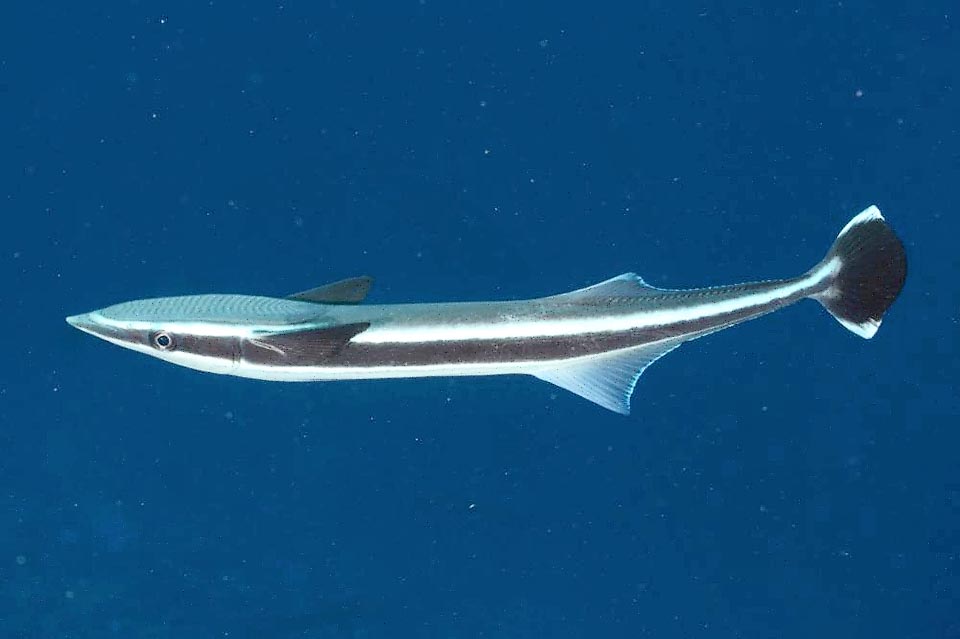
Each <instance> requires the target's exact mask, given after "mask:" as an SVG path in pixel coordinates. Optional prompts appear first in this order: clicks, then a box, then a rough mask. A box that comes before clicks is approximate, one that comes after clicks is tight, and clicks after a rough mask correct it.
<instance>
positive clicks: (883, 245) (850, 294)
mask: <svg viewBox="0 0 960 639" xmlns="http://www.w3.org/2000/svg"><path fill="white" fill-rule="evenodd" d="M815 270H819V271H821V272H823V274H824V284H827V286H826V287H825V288H824V289H823V290H822V291H820V292H819V293H816V294H814V295H812V296H811V297H813V298H814V299H816V300H817V301H818V302H820V303H821V304H822V305H823V307H824V308H825V309H827V310H828V311H829V312H830V314H831V315H833V316H834V317H835V318H836V320H837V321H838V322H840V323H841V324H843V325H844V326H845V327H846V328H848V329H849V330H851V331H853V332H854V333H856V334H857V335H859V336H860V337H863V338H865V339H870V338H871V337H873V336H874V334H875V333H876V332H877V329H878V328H880V322H881V320H882V319H883V314H884V313H885V312H886V310H887V309H888V308H890V305H891V304H893V300H895V299H896V298H897V295H898V294H899V293H900V289H902V288H903V282H904V280H905V279H906V277H907V255H906V252H905V251H904V248H903V243H902V242H901V241H900V238H898V237H897V236H896V234H895V233H894V232H893V229H891V228H890V226H889V225H888V224H887V223H886V221H885V220H884V219H883V215H881V214H880V209H878V208H877V207H876V206H871V207H869V208H868V209H866V210H865V211H863V212H862V213H860V214H859V215H857V216H856V217H854V218H853V219H852V220H850V222H849V223H848V224H847V225H846V226H845V227H843V230H842V231H840V235H838V236H837V240H836V241H835V242H834V243H833V246H832V247H831V248H830V252H829V253H827V256H826V257H825V258H824V259H823V261H822V262H821V263H820V265H819V266H818V267H817V269H815Z"/></svg>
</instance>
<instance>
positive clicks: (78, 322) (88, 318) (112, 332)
mask: <svg viewBox="0 0 960 639" xmlns="http://www.w3.org/2000/svg"><path fill="white" fill-rule="evenodd" d="M66 319H67V324H69V325H70V326H72V327H74V328H76V329H79V330H81V331H83V332H84V333H90V334H91V335H94V336H96V337H100V338H102V339H109V338H111V337H118V336H119V335H118V333H119V331H117V329H115V328H113V327H111V326H107V325H105V324H104V323H103V322H99V321H97V319H96V318H95V317H94V314H93V313H82V314H80V315H71V316H70V317H68V318H66Z"/></svg>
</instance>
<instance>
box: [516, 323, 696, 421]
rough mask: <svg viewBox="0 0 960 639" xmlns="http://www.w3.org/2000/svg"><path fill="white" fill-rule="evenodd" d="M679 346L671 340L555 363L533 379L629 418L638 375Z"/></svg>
mask: <svg viewBox="0 0 960 639" xmlns="http://www.w3.org/2000/svg"><path fill="white" fill-rule="evenodd" d="M681 343H683V340H682V339H670V340H665V341H662V342H657V343H655V344H646V345H644V346H634V347H632V348H625V349H622V350H619V351H612V352H609V353H603V354H602V355H590V356H587V357H578V358H576V359H571V360H567V361H565V362H558V363H557V364H556V366H554V367H552V368H550V369H547V370H541V371H537V372H534V373H533V376H534V377H538V378H540V379H542V380H543V381H545V382H550V383H551V384H556V385H557V386H559V387H560V388H564V389H566V390H568V391H570V392H571V393H576V394H577V395H579V396H580V397H583V398H584V399H588V400H590V401H591V402H593V403H595V404H599V405H600V406H603V407H604V408H606V409H609V410H612V411H614V412H617V413H620V414H621V415H629V414H630V396H631V395H633V389H634V387H635V386H636V385H637V380H638V379H640V375H642V374H643V371H644V370H645V369H646V368H647V367H648V366H650V364H652V363H654V362H655V361H657V360H658V359H660V358H661V357H663V356H664V355H666V354H667V353H669V352H670V351H672V350H673V349H675V348H676V347H677V346H680V344H681Z"/></svg>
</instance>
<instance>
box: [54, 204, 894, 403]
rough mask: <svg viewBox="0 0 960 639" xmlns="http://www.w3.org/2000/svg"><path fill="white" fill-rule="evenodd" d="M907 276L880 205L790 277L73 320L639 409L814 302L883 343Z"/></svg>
mask: <svg viewBox="0 0 960 639" xmlns="http://www.w3.org/2000/svg"><path fill="white" fill-rule="evenodd" d="M846 245H850V246H846ZM905 269H906V263H905V258H904V255H903V248H902V245H901V244H900V242H899V240H897V239H896V236H895V235H893V233H892V231H890V229H889V227H888V226H887V225H886V224H885V222H884V221H883V218H882V216H881V215H880V212H879V210H877V209H876V207H870V208H868V209H867V210H865V211H864V212H863V213H861V214H860V215H858V216H857V217H855V218H854V219H853V220H851V222H850V223H849V224H848V225H847V226H846V227H845V228H844V229H843V231H841V234H840V236H839V237H838V240H837V242H836V243H835V244H834V248H833V249H831V252H830V253H828V255H827V257H826V258H824V260H823V261H822V262H820V263H819V264H818V265H817V266H816V267H814V268H813V269H811V270H810V271H808V272H807V273H805V274H804V275H802V276H800V277H796V278H791V279H785V280H776V281H768V282H757V283H749V284H738V285H734V286H725V287H716V288H707V289H694V290H684V291H673V290H662V289H657V288H653V287H651V286H649V285H647V284H646V283H645V282H643V280H641V279H640V278H639V277H638V276H636V275H634V274H631V273H627V274H624V275H621V276H618V277H615V278H613V279H610V280H607V281H605V282H601V283H600V284H597V285H594V286H591V287H588V288H585V289H580V290H577V291H573V292H570V293H565V294H561V295H555V296H550V297H543V298H537V299H530V300H522V301H507V302H467V303H444V304H396V305H370V304H363V303H361V302H362V300H363V298H364V297H365V295H366V292H367V289H368V288H369V285H370V280H369V279H368V278H353V279H351V280H344V281H342V282H336V283H334V284H331V285H327V286H323V287H320V288H317V289H313V290H311V291H306V292H304V293H299V294H295V295H293V296H290V297H288V298H272V297H255V296H244V295H195V296H186V297H171V298H159V299H152V300H139V301H135V302H127V303H123V304H118V305H115V306H111V307H107V308H105V309H102V310H99V311H94V312H91V313H87V314H84V315H79V316H73V317H70V318H67V321H68V322H70V323H71V324H72V325H74V326H76V327H77V328H80V329H81V330H84V331H86V332H88V333H91V334H93V335H96V336H98V337H101V338H103V339H105V340H107V341H110V342H113V343H115V344H119V345H121V346H124V347H126V348H130V349H133V350H137V351H140V352H144V353H147V354H150V355H153V356H155V357H158V358H160V359H163V360H166V361H169V362H172V363H175V364H180V365H183V366H188V367H190V368H195V369H198V370H203V371H208V372H214V373H223V374H230V375H236V376H240V377H251V378H257V379H265V380H275V381H322V380H341V379H373V378H396V377H432V376H461V375H506V374H526V375H532V376H535V377H538V378H540V379H543V380H546V381H549V382H551V383H554V384H556V385H558V386H561V387H563V388H566V389H568V390H570V391H572V392H574V393H577V394H579V395H581V396H583V397H585V398H587V399H589V400H591V401H593V402H595V403H597V404H600V405H601V406H604V407H606V408H609V409H611V410H614V411H617V412H621V413H627V412H628V411H629V401H630V395H631V393H632V391H633V387H634V385H635V383H636V381H637V378H638V377H639V376H640V374H641V373H642V372H643V370H644V368H646V366H648V365H649V364H650V363H652V362H653V361H655V360H656V359H657V358H659V357H660V356H662V355H663V354H665V353H667V352H669V351H670V350H673V349H674V348H676V347H677V346H679V345H680V344H681V343H683V342H684V341H687V340H690V339H694V338H697V337H701V336H703V335H706V334H709V333H712V332H714V331H717V330H721V329H723V328H727V327H729V326H733V325H735V324H738V323H740V322H743V321H745V320H748V319H752V318H755V317H758V316H760V315H764V314H766V313H769V312H771V311H774V310H777V309H779V308H783V307H784V306H787V305H789V304H792V303H794V302H797V301H799V300H801V299H804V298H808V297H809V298H813V299H816V300H818V301H820V302H821V304H823V305H824V306H825V307H826V308H827V309H828V310H829V311H830V312H831V313H832V314H833V315H834V316H835V317H836V318H837V319H838V320H839V321H840V322H841V323H842V324H843V325H844V326H846V327H847V328H849V329H850V330H852V331H853V332H855V333H857V334H859V335H861V336H863V337H867V338H869V337H872V336H873V334H874V333H875V332H876V330H877V327H879V325H880V318H881V316H882V313H883V311H885V310H886V308H887V307H888V306H889V304H890V303H892V301H893V299H894V298H895V297H896V294H897V293H898V292H899V290H900V288H901V287H902V284H903V279H904V277H905V272H906V270H905ZM864 272H866V273H867V275H868V276H867V277H865V276H864ZM851 278H854V279H851ZM869 286H872V287H873V288H874V289H876V290H872V289H871V290H869V291H868V292H869V295H867V294H865V293H864V291H867V290H868V289H867V288H865V287H869ZM861 298H863V299H861Z"/></svg>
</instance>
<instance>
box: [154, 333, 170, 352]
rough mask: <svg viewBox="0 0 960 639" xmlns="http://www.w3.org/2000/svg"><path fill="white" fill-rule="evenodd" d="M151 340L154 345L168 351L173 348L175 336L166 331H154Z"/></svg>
mask: <svg viewBox="0 0 960 639" xmlns="http://www.w3.org/2000/svg"><path fill="white" fill-rule="evenodd" d="M151 341H152V342H153V345H154V346H156V347H157V348H159V349H160V350H161V351H168V350H170V349H171V348H173V337H172V336H171V335H170V333H167V332H166V331H160V332H159V333H154V334H153V339H152V340H151Z"/></svg>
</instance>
